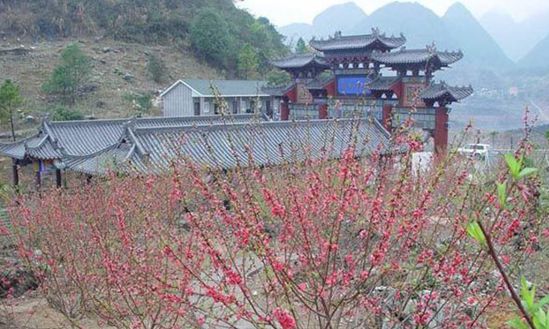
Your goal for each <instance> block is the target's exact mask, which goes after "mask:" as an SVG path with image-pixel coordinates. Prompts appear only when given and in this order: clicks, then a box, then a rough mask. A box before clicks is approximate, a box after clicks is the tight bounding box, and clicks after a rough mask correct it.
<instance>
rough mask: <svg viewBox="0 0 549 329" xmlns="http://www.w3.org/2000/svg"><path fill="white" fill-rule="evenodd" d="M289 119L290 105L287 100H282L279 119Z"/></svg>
mask: <svg viewBox="0 0 549 329" xmlns="http://www.w3.org/2000/svg"><path fill="white" fill-rule="evenodd" d="M289 119H290V105H289V104H288V101H286V100H285V101H282V103H280V120H282V121H288V120H289Z"/></svg>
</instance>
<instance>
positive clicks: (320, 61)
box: [271, 53, 330, 69]
mask: <svg viewBox="0 0 549 329" xmlns="http://www.w3.org/2000/svg"><path fill="white" fill-rule="evenodd" d="M271 64H273V65H274V66H276V67H278V68H279V69H294V68H301V67H304V66H307V65H310V64H313V65H318V66H322V67H325V68H330V66H329V65H328V63H326V60H325V59H324V57H323V56H321V55H319V54H316V53H306V54H294V55H292V56H290V57H286V58H281V59H277V60H274V61H272V62H271Z"/></svg>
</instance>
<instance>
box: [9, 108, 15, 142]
mask: <svg viewBox="0 0 549 329" xmlns="http://www.w3.org/2000/svg"><path fill="white" fill-rule="evenodd" d="M10 126H11V139H12V140H13V141H14V142H15V125H14V122H13V110H10Z"/></svg>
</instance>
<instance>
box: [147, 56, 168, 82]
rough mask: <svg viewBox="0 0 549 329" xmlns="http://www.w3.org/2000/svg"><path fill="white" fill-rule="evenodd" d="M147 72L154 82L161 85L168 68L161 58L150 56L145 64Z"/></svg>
mask: <svg viewBox="0 0 549 329" xmlns="http://www.w3.org/2000/svg"><path fill="white" fill-rule="evenodd" d="M147 71H148V73H149V76H150V77H151V79H152V80H153V81H154V82H156V83H162V82H164V79H165V77H166V73H167V72H168V68H167V67H166V64H165V63H164V61H163V60H162V59H161V58H158V57H157V56H156V55H151V56H149V60H148V62H147Z"/></svg>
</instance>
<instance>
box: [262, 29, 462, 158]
mask: <svg viewBox="0 0 549 329" xmlns="http://www.w3.org/2000/svg"><path fill="white" fill-rule="evenodd" d="M405 43H406V38H405V37H404V36H403V35H400V36H387V35H385V34H382V33H380V31H379V30H378V29H372V33H371V34H368V35H353V36H344V35H342V34H341V32H338V33H336V34H335V35H334V36H333V37H330V38H328V39H325V40H316V39H313V40H311V42H310V46H311V48H313V49H314V52H313V53H307V54H295V55H292V56H290V57H288V58H283V59H279V60H275V61H272V64H273V65H274V66H275V67H277V68H279V69H281V70H284V71H286V72H288V73H289V74H290V75H291V76H292V82H291V83H290V84H289V85H288V86H283V87H281V88H280V90H279V93H280V95H278V96H280V97H281V99H282V102H281V104H280V117H281V119H282V120H290V119H304V118H311V119H327V118H336V117H351V116H356V115H357V114H358V115H366V114H371V115H374V116H375V117H376V118H377V119H378V120H380V121H381V122H382V123H383V125H384V126H385V127H386V128H387V129H388V130H389V131H390V130H392V129H394V128H395V127H397V126H398V125H399V124H400V123H401V120H402V119H405V118H408V117H410V116H411V117H412V118H413V119H414V121H415V125H416V127H418V128H420V129H423V130H425V131H427V132H428V133H429V134H430V136H432V137H433V139H434V147H435V152H437V153H442V152H444V151H445V150H446V148H447V145H448V121H449V115H448V114H449V112H450V108H449V106H450V105H451V104H452V103H454V102H459V101H461V100H462V99H464V98H466V97H468V96H470V95H471V94H472V93H473V89H472V88H471V87H470V86H468V87H453V86H449V85H447V84H446V83H444V82H438V83H437V82H435V81H434V79H433V77H434V74H435V72H437V71H439V70H442V69H444V68H448V67H449V66H450V65H451V64H453V63H456V62H457V61H459V60H461V59H462V58H463V53H462V52H461V51H454V52H448V51H438V50H437V49H436V47H435V46H434V45H432V46H427V47H426V48H424V49H406V48H405V47H404V45H405Z"/></svg>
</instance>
